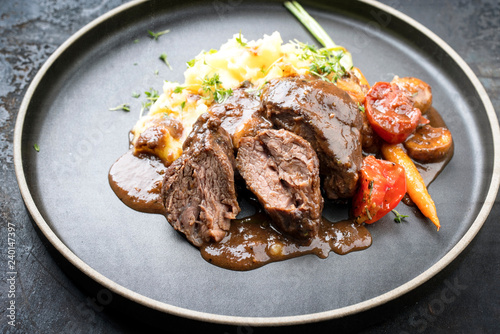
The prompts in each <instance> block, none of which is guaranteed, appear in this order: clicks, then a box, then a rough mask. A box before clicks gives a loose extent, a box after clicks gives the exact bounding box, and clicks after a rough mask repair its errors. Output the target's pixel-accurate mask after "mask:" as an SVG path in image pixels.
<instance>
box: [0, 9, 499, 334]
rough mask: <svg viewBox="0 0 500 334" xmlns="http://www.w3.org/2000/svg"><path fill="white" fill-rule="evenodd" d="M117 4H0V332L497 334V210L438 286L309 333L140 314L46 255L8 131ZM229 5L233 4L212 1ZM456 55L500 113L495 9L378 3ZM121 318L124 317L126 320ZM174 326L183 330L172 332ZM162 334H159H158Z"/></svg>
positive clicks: (296, 328) (431, 285) (434, 282)
mask: <svg viewBox="0 0 500 334" xmlns="http://www.w3.org/2000/svg"><path fill="white" fill-rule="evenodd" d="M124 2H126V1H124V0H19V1H14V0H0V129H1V131H0V166H1V167H0V208H1V210H0V222H1V226H0V228H1V230H0V238H1V241H0V250H1V256H0V259H1V262H0V282H1V283H0V330H1V331H2V333H122V332H125V333H127V332H142V333H145V332H156V331H159V332H189V331H188V330H191V331H192V332H197V333H203V332H205V333H206V332H209V333H230V334H232V333H235V334H236V333H267V332H280V333H281V332H283V333H291V332H304V331H306V330H307V331H308V332H309V331H316V332H366V333H450V332H453V333H499V332H500V288H499V286H500V284H499V277H500V257H499V255H498V254H499V253H500V243H499V242H498V240H499V239H500V225H499V224H498V218H497V217H498V216H499V214H500V203H499V201H498V199H497V200H496V202H495V205H494V208H493V210H492V212H491V214H490V216H489V218H488V220H487V221H486V223H485V225H484V227H483V228H482V229H481V231H480V232H479V234H478V235H477V237H476V238H475V239H474V241H473V242H472V243H471V244H470V245H469V247H467V249H466V250H465V251H464V252H463V253H462V254H461V255H460V256H459V257H458V258H457V259H456V260H455V261H453V263H452V264H451V265H450V266H448V267H447V268H446V269H445V270H443V271H442V272H441V273H439V274H438V275H437V276H436V277H434V278H433V279H431V280H430V281H428V282H427V283H425V284H424V285H423V286H421V287H419V288H417V289H416V290H414V291H412V292H410V293H409V294H407V295H405V296H403V297H401V298H398V299H397V300H395V301H392V302H390V303H388V304H386V305H382V306H380V307H377V308H375V309H372V310H369V311H366V312H363V313H361V314H358V315H355V316H351V317H347V318H344V319H337V320H333V321H328V322H322V323H319V324H312V325H308V326H302V327H301V326H294V327H284V328H271V329H269V328H259V327H230V326H224V327H223V326H216V325H211V324H202V323H198V322H194V321H188V320H184V319H179V318H176V317H172V316H165V315H160V314H155V313H154V312H147V310H146V312H145V310H143V309H141V308H137V307H135V305H131V304H130V303H127V302H126V301H123V300H120V299H119V298H118V297H115V298H113V299H112V300H109V299H107V297H108V295H107V294H106V291H104V290H102V289H100V287H99V286H96V285H94V284H92V282H89V281H87V280H86V279H85V277H82V276H81V275H79V274H78V272H77V271H75V270H74V269H73V268H72V267H71V266H69V265H68V264H67V263H66V262H65V261H64V259H61V258H60V257H59V256H57V254H54V253H53V252H52V251H51V248H50V246H48V247H46V246H44V243H43V239H41V238H40V237H39V235H38V234H37V231H36V229H35V227H34V226H33V225H32V223H31V220H30V217H29V215H28V213H27V211H26V209H25V207H24V204H23V201H22V198H21V195H20V193H19V190H18V187H17V182H16V178H15V174H14V164H13V144H12V141H13V132H14V124H15V120H16V115H17V112H18V109H19V106H20V103H21V100H22V98H23V95H24V93H25V91H26V89H27V87H28V85H29V83H30V82H31V80H32V79H33V77H34V75H35V74H36V72H37V71H38V69H39V68H40V67H41V66H42V64H43V63H44V61H45V60H46V59H47V58H48V57H49V56H50V54H51V53H52V52H53V51H54V50H55V49H56V48H57V47H58V46H59V45H61V44H62V43H63V42H64V41H65V40H66V39H67V38H68V37H69V36H71V35H72V34H73V33H75V32H76V31H77V30H78V29H80V28H81V27H83V26H84V25H85V24H87V23H89V22H90V21H92V20H93V19H94V18H96V17H98V16H99V15H101V14H103V13H105V12H107V11H109V10H111V9H113V8H115V7H117V6H118V5H120V4H122V3H124ZM215 2H218V3H222V4H224V3H229V2H231V0H216V1H214V3H215ZM381 2H382V3H386V4H388V5H390V6H392V7H394V8H396V9H398V10H400V11H402V12H403V13H405V14H408V15H409V16H410V17H412V18H414V19H416V20H417V21H419V22H421V23H422V24H423V25H425V26H426V27H428V28H429V29H430V30H432V31H433V32H435V33H436V34H437V35H438V36H440V37H441V38H443V39H444V40H445V41H446V42H447V43H448V44H449V45H450V46H451V47H452V48H453V49H455V50H456V51H457V52H458V53H459V54H460V55H461V56H462V57H463V58H464V60H465V61H466V62H467V63H468V64H469V65H470V67H471V68H472V70H473V71H474V72H475V73H476V75H477V76H478V77H479V79H480V81H481V83H482V84H483V85H484V87H485V88H486V91H487V92H488V94H489V96H490V99H491V100H492V102H493V105H494V107H495V109H496V111H497V115H498V112H499V111H500V66H499V64H500V2H499V1H498V0H489V1H481V0H459V1H456V0H440V1H436V0H432V1H430V0H423V1H403V0H399V1H398V0H383V1H381ZM7 222H13V223H15V225H16V266H17V268H16V269H17V277H16V327H15V328H12V327H11V326H9V325H8V324H7V321H8V318H7V314H8V311H7V307H8V298H7V291H8V286H7V284H6V281H7V272H8V268H7ZM124 314H127V316H126V317H124V316H123V315H124ZM176 326H182V327H180V328H181V329H178V328H177V327H176ZM158 328H163V329H164V330H163V331H162V330H158Z"/></svg>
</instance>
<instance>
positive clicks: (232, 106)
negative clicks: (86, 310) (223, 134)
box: [209, 88, 272, 148]
mask: <svg viewBox="0 0 500 334" xmlns="http://www.w3.org/2000/svg"><path fill="white" fill-rule="evenodd" d="M261 109H262V105H261V102H260V99H259V98H258V97H256V96H255V95H254V94H251V93H248V92H247V91H246V89H244V88H238V89H235V90H234V91H233V94H232V95H231V96H230V97H229V98H227V100H226V101H224V102H223V103H217V104H214V105H212V106H211V107H210V109H209V113H210V114H212V115H213V116H215V117H218V118H219V119H220V120H221V121H222V123H221V126H222V127H223V128H224V129H225V130H226V131H227V132H228V133H229V135H230V136H231V138H232V140H233V145H234V147H235V148H238V147H239V141H240V139H241V138H243V137H246V136H255V135H256V134H257V132H259V131H260V130H263V129H270V128H272V124H271V122H269V121H268V120H267V119H266V118H264V117H263V116H262V115H261V111H262V110H261Z"/></svg>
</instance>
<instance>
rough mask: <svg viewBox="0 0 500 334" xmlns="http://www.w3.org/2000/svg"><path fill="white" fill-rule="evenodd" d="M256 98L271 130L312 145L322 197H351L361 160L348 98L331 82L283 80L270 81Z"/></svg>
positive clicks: (357, 123)
mask: <svg viewBox="0 0 500 334" xmlns="http://www.w3.org/2000/svg"><path fill="white" fill-rule="evenodd" d="M261 99H262V103H263V106H264V108H265V109H266V116H267V118H269V119H270V120H271V121H272V122H273V124H274V126H275V127H277V128H282V129H286V130H289V131H292V132H294V133H295V134H297V135H299V136H301V137H303V138H304V139H306V140H307V141H308V142H309V143H311V145H312V147H313V148H314V150H315V151H316V153H317V155H318V158H319V161H320V173H321V175H322V177H323V188H324V190H325V193H326V195H327V197H328V198H331V199H337V198H348V197H352V195H353V194H354V191H355V190H356V185H357V181H358V174H359V169H360V168H361V161H362V148H361V134H360V129H361V127H362V120H361V115H360V111H359V109H358V107H357V105H356V104H355V103H354V102H353V101H352V99H351V98H350V97H349V95H348V94H347V93H346V92H344V91H343V90H341V89H340V88H338V87H337V86H335V85H334V84H332V83H330V82H326V81H323V80H319V79H313V78H310V77H286V78H279V79H274V80H271V81H270V82H269V84H268V85H267V86H266V87H264V90H263V92H262V96H261Z"/></svg>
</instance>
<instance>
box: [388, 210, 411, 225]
mask: <svg viewBox="0 0 500 334" xmlns="http://www.w3.org/2000/svg"><path fill="white" fill-rule="evenodd" d="M392 213H394V214H395V215H396V217H395V218H394V221H395V222H396V223H398V224H399V223H401V222H402V221H403V219H405V218H407V217H409V216H407V215H402V214H400V213H399V212H397V211H396V210H392Z"/></svg>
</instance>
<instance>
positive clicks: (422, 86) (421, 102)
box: [391, 77, 432, 114]
mask: <svg viewBox="0 0 500 334" xmlns="http://www.w3.org/2000/svg"><path fill="white" fill-rule="evenodd" d="M391 83H394V84H396V85H398V87H399V88H401V89H402V90H406V91H407V92H408V94H409V98H410V100H411V101H412V102H413V106H414V107H415V108H418V109H420V111H421V112H422V114H425V113H426V112H427V110H429V108H430V107H431V105H432V90H431V86H429V84H427V83H425V82H423V81H422V80H420V79H417V78H413V77H405V78H400V77H394V79H392V81H391Z"/></svg>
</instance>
